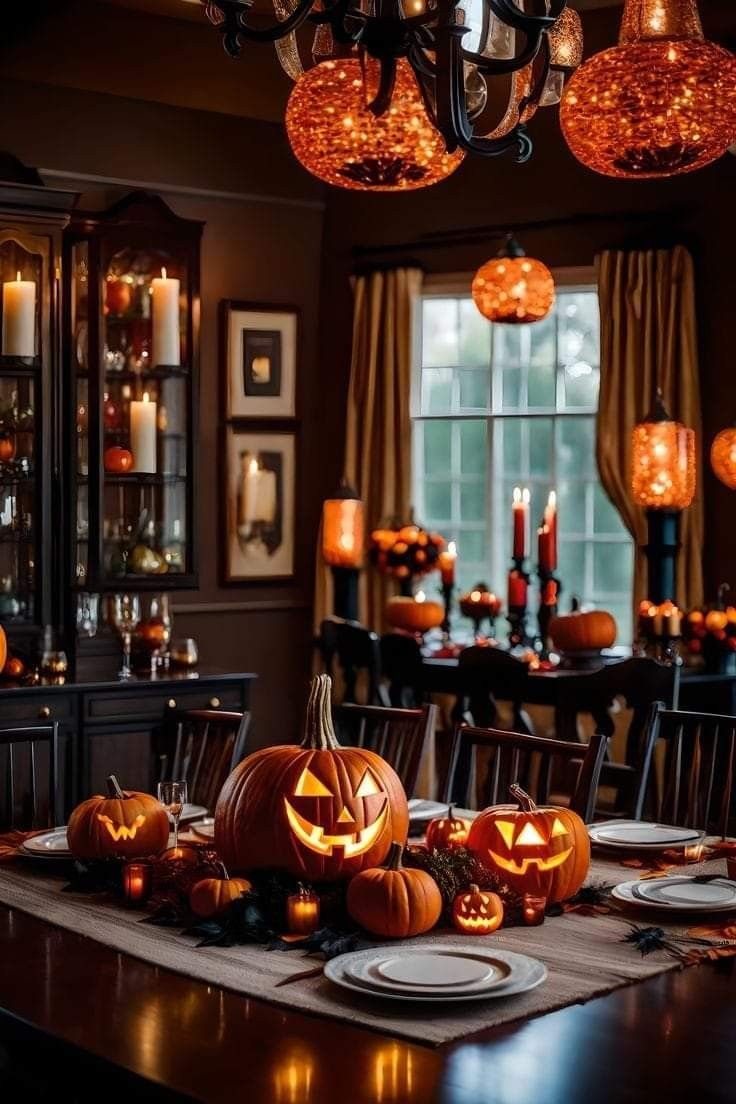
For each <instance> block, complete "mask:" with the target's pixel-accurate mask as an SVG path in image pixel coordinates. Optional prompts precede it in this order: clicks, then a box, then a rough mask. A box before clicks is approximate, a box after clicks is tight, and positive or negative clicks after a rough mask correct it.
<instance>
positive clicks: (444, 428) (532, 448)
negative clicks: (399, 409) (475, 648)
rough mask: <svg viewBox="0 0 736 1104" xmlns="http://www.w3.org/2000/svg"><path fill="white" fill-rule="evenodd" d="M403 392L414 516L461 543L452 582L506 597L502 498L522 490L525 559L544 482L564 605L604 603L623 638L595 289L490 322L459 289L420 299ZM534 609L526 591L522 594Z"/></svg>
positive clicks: (626, 598)
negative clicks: (546, 311) (410, 377)
mask: <svg viewBox="0 0 736 1104" xmlns="http://www.w3.org/2000/svg"><path fill="white" fill-rule="evenodd" d="M418 310H419V317H418V326H417V357H416V360H417V363H416V372H415V386H414V391H413V396H412V399H413V414H414V481H415V486H414V494H413V501H414V503H415V507H416V512H417V517H418V518H419V519H420V520H421V521H422V523H423V524H425V525H427V526H429V527H430V528H433V529H437V530H438V531H439V532H441V533H442V534H443V535H444V536H445V537H446V538H447V539H448V540H456V541H457V544H458V553H459V557H458V586H460V587H462V588H463V589H469V588H471V587H472V586H473V585H474V584H475V583H477V582H485V583H487V584H488V586H490V587H491V589H493V590H496V592H497V593H499V594H500V595H502V596H503V598H504V601H505V596H506V578H507V574H508V570H509V567H510V566H511V500H512V494H513V488H514V487H515V486H524V487H529V489H530V491H531V521H532V525H531V530H532V535H531V543H532V547H531V561H532V563H533V564H536V552H537V550H536V528H537V525H538V524H539V521H540V520H541V516H542V510H543V508H544V504H545V502H546V501H547V495H548V493H549V491H550V490H553V489H554V490H556V491H557V497H558V508H559V514H558V519H559V567H558V575H559V577H560V579H561V582H562V586H563V593H562V598H561V607H562V609H568V608H569V602H570V598H571V596H572V595H573V594H576V595H578V596H579V597H580V599H581V600H582V601H583V602H584V603H590V604H594V605H596V606H598V607H601V608H605V609H608V610H610V611H611V613H613V615H614V616H615V618H616V620H617V622H618V626H619V642H620V643H630V642H631V639H632V623H631V586H632V572H633V543H632V540H631V537H630V535H629V533H628V532H627V530H626V529H625V528H624V525H623V522H622V521H621V518H620V517H619V514H618V512H617V511H616V509H615V508H614V507H613V505H612V504H611V502H610V501H609V499H608V498H607V496H606V494H605V492H604V490H603V488H602V487H601V484H600V481H599V478H598V471H597V468H596V463H595V413H596V406H597V402H598V380H599V346H600V342H599V318H598V297H597V294H596V291H595V288H593V287H588V286H576V287H562V288H560V287H558V294H557V301H556V304H555V307H554V310H553V312H552V313H551V314H550V315H549V317H548V318H546V319H545V320H544V321H542V322H537V323H535V324H534V325H529V326H500V325H498V326H493V325H491V324H490V323H489V322H487V321H486V320H485V319H484V318H483V317H482V316H481V315H480V314H479V313H478V311H477V309H476V307H475V305H474V303H473V301H472V299H471V298H470V295H469V294H467V293H466V294H463V295H459V294H458V295H448V294H446V293H445V294H439V293H432V292H431V291H430V292H429V293H427V294H425V295H423V296H422V298H421V300H420V303H419V307H418ZM530 603H532V604H531V609H532V610H536V603H537V599H536V595H535V594H534V593H532V595H531V597H530Z"/></svg>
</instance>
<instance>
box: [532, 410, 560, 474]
mask: <svg viewBox="0 0 736 1104" xmlns="http://www.w3.org/2000/svg"><path fill="white" fill-rule="evenodd" d="M528 426H529V471H530V473H531V474H532V475H549V473H550V472H553V471H554V452H553V447H552V440H553V436H552V419H551V418H534V419H529V422H528Z"/></svg>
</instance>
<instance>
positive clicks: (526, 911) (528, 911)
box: [521, 893, 547, 928]
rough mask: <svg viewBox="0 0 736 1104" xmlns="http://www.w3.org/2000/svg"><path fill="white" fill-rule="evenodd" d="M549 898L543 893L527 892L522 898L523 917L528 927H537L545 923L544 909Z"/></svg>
mask: <svg viewBox="0 0 736 1104" xmlns="http://www.w3.org/2000/svg"><path fill="white" fill-rule="evenodd" d="M546 908H547V898H546V897H544V896H543V895H542V894H541V893H540V894H537V893H525V894H524V896H523V897H522V899H521V919H522V920H523V922H524V924H526V926H527V927H528V928H536V927H538V926H539V925H540V924H543V923H544V910H545V909H546Z"/></svg>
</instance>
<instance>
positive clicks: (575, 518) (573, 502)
mask: <svg viewBox="0 0 736 1104" xmlns="http://www.w3.org/2000/svg"><path fill="white" fill-rule="evenodd" d="M557 497H558V506H559V510H558V514H557V516H558V518H559V526H560V533H561V534H570V535H572V534H573V533H574V534H575V535H576V536H578V537H582V536H584V535H585V532H586V528H585V516H586V513H585V507H586V501H585V500H586V494H585V484H584V483H578V482H570V480H566V479H565V480H561V481H560V482H559V483H558V485H557Z"/></svg>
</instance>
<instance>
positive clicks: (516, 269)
mask: <svg viewBox="0 0 736 1104" xmlns="http://www.w3.org/2000/svg"><path fill="white" fill-rule="evenodd" d="M471 291H472V295H473V301H474V303H475V305H476V307H477V308H478V310H479V311H480V313H481V314H482V315H483V317H484V318H487V319H488V320H489V321H490V322H512V323H522V322H539V321H541V319H542V318H546V317H547V315H548V314H549V312H550V311H551V309H552V306H553V305H554V301H555V282H554V279H553V278H552V273H551V272H550V270H549V269H548V268H547V266H546V265H545V264H543V263H542V262H541V261H536V260H534V258H533V257H526V256H525V255H524V251H523V250H522V249H521V248H520V247H519V245H518V244H517V243H516V242H515V241H514V240H513V238H510V239H509V240H508V242H507V243H506V246H505V247H504V249H503V250H502V251H501V253H500V254H499V256H498V257H494V258H493V259H492V260H490V261H486V263H485V264H484V265H481V267H480V268H479V269H478V271H477V272H476V274H475V276H474V278H473V284H472V287H471Z"/></svg>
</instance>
